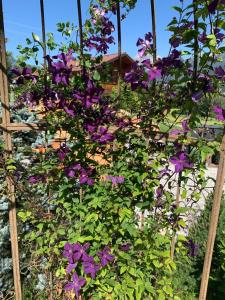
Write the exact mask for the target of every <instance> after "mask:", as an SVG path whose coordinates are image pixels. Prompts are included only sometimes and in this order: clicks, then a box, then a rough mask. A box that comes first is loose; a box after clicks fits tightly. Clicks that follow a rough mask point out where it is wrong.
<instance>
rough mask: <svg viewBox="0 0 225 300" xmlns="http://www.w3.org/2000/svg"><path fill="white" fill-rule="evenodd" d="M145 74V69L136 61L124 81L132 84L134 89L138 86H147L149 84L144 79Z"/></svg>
mask: <svg viewBox="0 0 225 300" xmlns="http://www.w3.org/2000/svg"><path fill="white" fill-rule="evenodd" d="M144 75H145V71H144V69H143V68H141V66H139V65H138V64H137V63H134V64H133V65H132V69H131V70H130V72H128V73H126V74H125V76H124V81H125V82H127V83H130V84H131V89H132V90H133V91H134V90H136V89H137V88H138V87H142V88H147V87H148V85H147V84H146V83H145V82H144V80H143V77H144Z"/></svg>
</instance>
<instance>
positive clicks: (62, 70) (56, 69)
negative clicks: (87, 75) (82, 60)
mask: <svg viewBox="0 0 225 300" xmlns="http://www.w3.org/2000/svg"><path fill="white" fill-rule="evenodd" d="M52 58H53V59H58V61H57V62H53V59H52ZM52 58H50V56H49V55H47V56H46V59H47V62H48V70H49V72H50V73H52V83H54V84H60V83H62V84H64V85H68V84H69V77H70V75H71V73H72V66H71V64H69V63H70V62H71V61H72V60H73V57H72V51H69V52H68V53H67V54H65V53H61V54H59V55H56V56H53V57H52Z"/></svg>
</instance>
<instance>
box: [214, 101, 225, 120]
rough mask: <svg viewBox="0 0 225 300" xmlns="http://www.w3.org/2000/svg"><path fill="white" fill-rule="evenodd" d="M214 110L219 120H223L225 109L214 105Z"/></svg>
mask: <svg viewBox="0 0 225 300" xmlns="http://www.w3.org/2000/svg"><path fill="white" fill-rule="evenodd" d="M214 112H215V113H216V118H217V120H219V121H225V109H223V108H222V107H221V106H219V105H217V106H215V107H214Z"/></svg>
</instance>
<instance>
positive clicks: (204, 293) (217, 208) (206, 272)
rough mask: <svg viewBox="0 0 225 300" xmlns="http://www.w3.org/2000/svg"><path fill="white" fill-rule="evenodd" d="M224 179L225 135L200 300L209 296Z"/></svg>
mask: <svg viewBox="0 0 225 300" xmlns="http://www.w3.org/2000/svg"><path fill="white" fill-rule="evenodd" d="M224 179H225V135H224V137H223V140H222V144H221V151H220V161H219V167H218V170H217V177H216V186H215V191H214V198H213V206H212V211H211V218H210V225H209V233H208V241H207V247H206V253H205V259H204V266H203V271H202V280H201V287H200V294H199V300H206V296H207V289H208V282H209V274H210V268H211V262H212V256H213V248H214V243H215V238H216V231H217V225H218V219H219V213H220V204H221V199H222V194H223V185H224Z"/></svg>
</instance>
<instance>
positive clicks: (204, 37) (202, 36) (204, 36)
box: [198, 31, 207, 44]
mask: <svg viewBox="0 0 225 300" xmlns="http://www.w3.org/2000/svg"><path fill="white" fill-rule="evenodd" d="M198 40H199V42H201V43H202V44H205V43H206V42H207V34H206V33H205V31H204V32H202V33H200V34H199V36H198Z"/></svg>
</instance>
